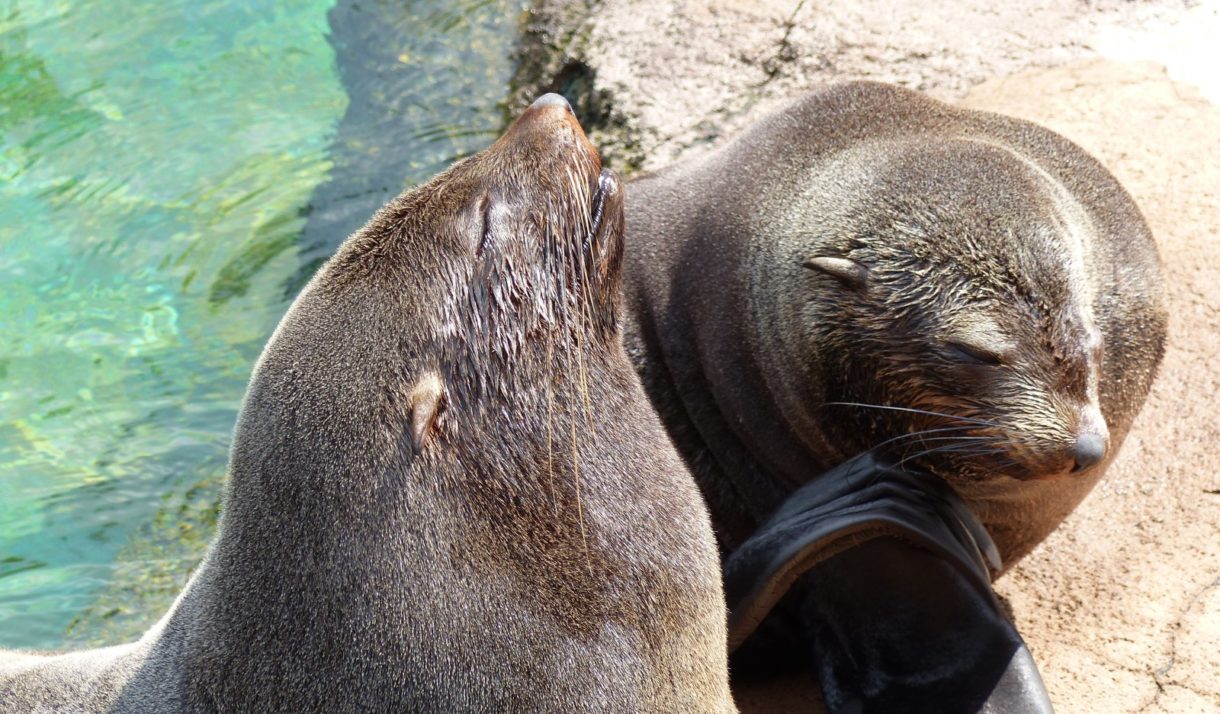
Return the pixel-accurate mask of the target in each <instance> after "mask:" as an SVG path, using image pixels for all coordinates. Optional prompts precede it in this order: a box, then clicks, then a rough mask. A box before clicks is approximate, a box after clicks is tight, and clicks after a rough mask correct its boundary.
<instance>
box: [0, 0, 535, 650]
mask: <svg viewBox="0 0 1220 714" xmlns="http://www.w3.org/2000/svg"><path fill="white" fill-rule="evenodd" d="M522 9H523V8H522V3H521V2H520V0H518V1H516V2H510V1H508V0H465V1H462V2H453V1H452V0H450V1H447V2H446V1H441V0H436V1H430V2H410V1H408V2H403V1H402V0H399V1H398V2H389V1H385V2H379V1H378V0H362V1H360V2H355V1H349V0H338V1H337V2H336V0H304V1H294V2H286V1H285V2H270V1H266V2H257V1H253V0H250V1H246V0H243V1H241V2H237V1H229V2H214V1H201V0H124V1H123V2H97V1H96V0H94V1H93V2H90V1H88V0H57V1H56V0H30V1H15V2H14V1H12V0H0V647H10V648H13V647H20V648H59V647H63V646H64V645H65V643H89V644H97V643H101V642H117V641H121V640H125V639H130V638H132V637H134V636H135V635H137V634H138V633H139V632H140V631H142V630H143V629H144V628H146V627H147V626H148V625H149V624H150V623H151V622H152V621H153V620H155V619H156V618H157V617H159V616H160V614H162V613H163V612H164V610H165V608H166V607H167V606H168V604H169V601H170V600H171V599H172V597H173V595H174V594H176V592H177V590H178V589H179V588H180V587H181V585H182V583H184V582H185V578H186V576H187V574H188V573H189V571H190V569H191V568H192V567H193V566H194V565H195V564H196V563H197V562H198V559H199V558H200V556H201V555H202V553H203V549H204V548H205V547H206V544H207V542H208V540H209V538H210V536H211V534H212V532H213V531H214V528H215V524H216V516H217V512H218V500H219V494H220V488H221V485H222V483H223V479H224V471H225V463H226V460H227V450H228V447H229V443H230V436H231V432H232V428H233V423H234V420H235V418H236V415H237V409H238V406H239V404H240V400H241V397H242V393H243V391H244V388H245V383H246V380H247V379H248V377H249V374H250V370H251V367H252V365H253V363H254V360H255V359H256V358H257V356H258V354H259V352H260V351H261V349H262V345H263V343H264V342H265V341H266V339H267V337H268V336H269V335H270V333H271V330H272V329H273V328H274V327H275V325H276V323H277V321H278V320H279V318H280V316H281V315H282V314H283V312H284V310H285V308H286V307H287V306H288V304H289V303H290V302H291V300H292V297H293V296H294V295H295V292H296V290H297V289H299V287H300V286H301V285H302V284H303V283H304V281H305V280H307V279H308V277H309V275H310V274H312V271H313V270H314V269H315V268H316V266H317V265H318V264H319V263H320V262H321V261H322V260H324V259H325V257H326V256H327V255H329V254H330V253H331V252H333V250H334V248H335V247H336V246H337V245H338V244H339V242H340V241H341V240H342V239H343V238H344V237H345V236H346V235H347V234H348V233H350V232H351V231H352V230H354V229H356V228H358V227H359V226H360V225H361V224H362V223H363V221H364V220H365V219H367V218H368V216H369V215H370V214H371V213H372V211H373V210H374V209H375V208H376V207H377V206H379V205H381V204H382V203H384V202H385V200H386V199H388V198H389V197H390V196H392V195H394V194H396V193H398V192H399V191H401V190H402V189H403V188H404V187H405V186H409V185H411V184H413V183H416V182H419V181H421V180H424V179H426V178H427V177H429V176H431V175H432V174H433V173H435V172H436V171H438V170H440V169H441V168H443V167H444V166H446V165H448V164H449V163H451V162H452V161H453V160H454V159H455V158H457V157H460V156H462V155H464V154H467V153H470V152H472V151H476V150H478V149H480V148H482V147H483V146H485V145H487V144H488V143H490V141H491V140H492V139H493V138H494V137H495V136H496V134H498V133H499V131H500V129H501V128H502V127H503V124H504V110H503V106H502V103H503V101H504V100H505V98H506V97H507V95H508V85H509V81H510V77H511V75H512V71H513V66H512V60H511V57H512V51H513V49H514V46H515V43H516V41H517V38H518V35H519V25H520V18H521V12H522Z"/></svg>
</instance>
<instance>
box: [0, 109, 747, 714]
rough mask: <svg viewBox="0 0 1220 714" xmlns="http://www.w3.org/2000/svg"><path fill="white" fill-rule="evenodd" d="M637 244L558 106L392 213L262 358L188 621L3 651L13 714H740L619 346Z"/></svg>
mask: <svg viewBox="0 0 1220 714" xmlns="http://www.w3.org/2000/svg"><path fill="white" fill-rule="evenodd" d="M622 225H623V224H622V192H621V189H620V186H619V183H618V181H617V179H616V178H615V177H614V176H613V175H612V174H611V173H609V172H608V171H603V170H602V169H601V160H600V157H599V155H598V153H597V151H596V150H595V149H594V148H593V146H592V145H591V144H590V143H589V142H588V139H587V138H586V137H585V135H584V133H583V132H582V131H581V129H580V126H579V124H578V123H577V122H576V120H575V118H574V117H573V115H572V113H571V110H570V108H569V107H568V105H567V103H566V102H565V101H564V100H563V99H562V98H559V97H556V96H554V95H547V96H544V97H542V98H541V99H539V100H538V101H536V102H535V103H534V104H533V105H532V106H531V107H530V108H529V109H527V110H526V111H525V113H524V114H523V115H522V116H521V117H520V118H519V119H518V120H517V121H516V122H515V123H514V124H513V125H512V126H511V127H510V128H509V129H508V130H507V132H506V133H505V134H504V136H503V137H501V138H500V139H499V140H498V141H497V142H496V143H495V144H494V145H492V146H491V148H489V149H487V150H486V151H484V152H482V153H480V154H477V155H475V156H473V157H471V158H469V159H466V160H464V161H462V162H459V163H458V164H456V165H454V166H453V167H452V168H450V169H449V170H447V171H446V172H444V173H442V174H441V175H439V176H438V177H436V178H435V179H433V180H432V181H431V182H429V183H427V184H425V185H423V186H421V187H419V188H417V189H415V190H412V191H409V192H407V193H405V194H403V195H402V196H400V197H399V198H397V199H396V200H394V201H392V202H391V203H390V204H389V205H387V206H386V207H385V208H383V209H382V210H381V211H379V212H378V213H377V214H376V215H375V216H374V217H373V218H372V220H371V221H370V222H369V223H368V224H367V225H366V226H365V227H364V228H363V229H362V230H360V231H359V232H357V233H356V234H355V235H353V236H352V237H351V238H350V239H349V240H348V241H347V242H346V243H345V244H344V245H343V246H342V247H341V248H340V250H339V251H338V253H337V254H336V255H335V256H334V257H333V258H332V259H331V260H330V261H329V262H327V263H326V264H325V266H324V267H323V268H322V269H321V270H320V271H319V273H318V274H317V275H316V276H315V277H314V279H313V280H312V281H311V282H310V283H309V285H308V286H307V287H306V288H305V290H304V291H303V292H302V294H301V295H300V297H298V298H297V300H296V302H295V303H294V304H293V306H292V308H291V309H290V310H289V311H288V314H287V315H286V316H285V317H284V319H283V321H282V322H281V324H280V326H279V328H278V329H277V330H276V332H275V335H274V336H273V337H272V338H271V340H270V342H269V343H268V345H267V347H266V349H265V350H264V352H263V354H262V357H261V358H260V360H259V363H258V365H257V367H256V369H255V371H254V375H253V377H252V378H251V381H250V386H249V390H248V391H247V394H246V398H245V401H244V403H243V406H242V411H241V415H240V417H239V419H238V423H237V428H236V433H235V437H234V443H233V450H232V457H231V462H230V480H229V482H228V486H227V491H226V494H225V508H224V512H223V518H222V521H221V525H220V530H219V533H218V534H217V536H216V539H215V541H214V542H213V544H212V547H211V549H210V550H209V552H208V555H207V557H206V558H205V560H204V562H203V564H202V565H201V566H200V567H199V569H198V570H197V571H196V573H195V574H194V575H193V577H192V578H191V580H190V582H189V584H188V585H187V587H186V588H185V590H184V591H183V593H182V594H181V595H180V596H179V598H178V599H177V601H176V602H175V603H174V605H173V607H172V609H171V610H170V612H169V613H168V614H167V615H166V616H165V617H164V618H163V619H162V620H161V621H160V622H159V623H158V624H157V625H156V626H155V627H154V628H153V629H152V630H151V631H150V632H149V633H147V635H146V636H145V637H144V638H143V639H141V640H140V641H138V642H136V643H133V644H131V645H125V646H120V647H113V648H108V649H103V650H94V651H89V652H80V653H70V654H66V655H58V656H46V657H37V656H31V655H24V654H19V653H8V654H6V655H5V658H4V659H0V709H3V710H4V711H29V710H42V711H45V710H51V711H61V710H71V711H90V712H93V711H107V712H112V711H123V712H126V711H157V712H164V711H292V712H305V711H434V712H459V711H489V712H490V711H553V712H572V711H590V712H592V711H596V712H604V711H621V712H640V711H705V712H713V711H714V712H725V711H732V710H733V703H732V700H731V698H730V695H729V691H728V673H727V666H726V656H727V655H726V651H725V622H724V618H725V614H724V604H723V594H722V591H721V589H720V578H719V575H720V569H719V562H718V559H717V555H716V546H715V541H714V538H713V535H712V531H711V527H710V523H709V521H708V517H707V514H706V511H705V509H704V506H703V504H702V501H701V500H700V498H699V493H698V490H697V489H696V487H695V484H694V482H693V481H692V479H691V478H690V475H689V473H688V472H687V471H686V470H685V469H684V467H683V465H682V462H681V459H680V457H679V456H678V455H677V454H676V452H675V451H674V450H673V447H672V445H671V444H670V442H669V440H668V438H667V436H666V435H665V432H664V431H663V429H662V427H661V425H660V423H659V421H658V419H657V418H656V416H655V414H654V412H653V411H652V410H651V407H650V406H649V404H648V401H647V397H646V396H645V395H644V393H643V391H642V389H641V387H640V385H639V382H638V378H637V376H636V374H635V372H634V371H633V369H632V366H631V364H630V362H629V361H628V360H627V358H626V355H625V354H624V352H623V349H622V344H621V340H620V337H619V333H618V323H619V310H620V305H619V282H620V265H621V258H622Z"/></svg>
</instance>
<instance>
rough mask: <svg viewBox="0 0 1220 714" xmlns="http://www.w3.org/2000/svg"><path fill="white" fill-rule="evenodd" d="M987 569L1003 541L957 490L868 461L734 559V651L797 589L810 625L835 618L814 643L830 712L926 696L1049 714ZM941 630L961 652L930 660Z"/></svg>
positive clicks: (810, 487)
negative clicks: (995, 539)
mask: <svg viewBox="0 0 1220 714" xmlns="http://www.w3.org/2000/svg"><path fill="white" fill-rule="evenodd" d="M832 559H833V560H832ZM827 561H831V562H830V563H828V564H827V566H823V567H820V568H818V570H817V572H816V573H815V572H814V568H815V566H819V565H820V564H823V563H827ZM991 568H994V569H998V568H999V556H998V554H997V553H996V548H995V544H994V543H993V542H992V540H991V537H990V535H988V533H987V531H986V529H985V528H984V527H983V526H982V524H981V523H979V522H978V519H977V518H976V517H975V516H974V514H973V513H972V512H971V511H970V510H969V509H968V508H967V507H966V505H965V504H964V503H963V502H962V501H961V499H960V498H959V497H958V496H957V495H956V493H955V492H954V491H953V490H952V489H951V488H949V487H948V485H946V484H945V483H944V482H943V481H941V480H940V479H938V478H936V477H934V476H932V475H931V474H927V473H924V472H922V471H918V470H914V469H894V468H891V467H889V466H888V465H887V464H885V463H883V462H880V461H878V460H877V459H876V458H874V456H873V455H871V454H864V455H861V456H858V457H856V458H854V459H851V460H849V461H847V462H845V463H844V464H842V465H840V466H839V467H838V468H835V469H833V470H831V471H829V472H827V473H826V474H823V475H821V476H819V477H818V478H816V479H814V480H813V481H811V482H810V483H809V484H806V485H805V486H804V487H802V488H801V489H799V490H797V491H796V492H794V493H793V494H792V496H790V497H789V498H788V500H787V501H785V502H784V503H783V505H781V507H780V508H779V509H777V510H776V512H775V515H774V516H773V517H772V518H771V520H769V521H768V522H767V523H766V524H764V525H763V526H762V527H761V528H759V529H758V530H757V531H756V532H755V533H754V535H752V536H751V537H750V538H749V539H747V540H746V541H745V542H744V543H743V544H742V545H741V546H740V547H739V548H738V549H737V550H735V551H734V552H733V553H732V554H731V555H730V556H729V557H728V559H726V561H725V566H724V574H725V595H726V599H727V602H728V605H729V609H730V615H729V648H730V651H732V650H734V649H736V648H737V647H738V646H739V645H741V644H742V643H743V642H745V640H746V639H747V638H748V637H749V636H750V635H751V634H752V633H753V632H754V631H755V629H756V628H757V627H758V626H759V625H760V624H761V623H762V621H763V620H764V619H765V618H766V617H767V615H768V614H769V613H770V612H771V610H772V609H773V608H774V607H775V606H776V604H778V602H779V601H780V600H781V599H782V598H783V597H784V596H785V595H787V594H788V593H789V591H790V590H794V589H799V590H801V591H802V595H801V596H800V597H801V601H800V602H799V603H798V604H797V605H796V606H797V608H798V610H800V611H801V612H802V613H803V614H802V615H801V617H814V618H817V617H819V616H821V615H822V614H823V613H825V612H827V611H829V612H833V618H832V619H833V621H834V622H835V627H834V628H830V630H834V631H835V633H831V632H829V631H827V632H823V633H821V634H819V635H818V640H819V642H818V645H817V651H818V653H819V657H820V659H821V660H822V661H821V662H819V667H820V668H821V670H822V672H821V679H822V685H823V690H824V692H825V694H826V696H827V704H828V706H829V707H830V709H831V711H852V710H853V709H852V706H854V705H857V704H858V705H863V704H864V702H865V701H867V703H868V704H869V705H870V706H872V705H874V704H877V703H878V702H881V703H885V702H891V703H897V702H908V703H910V702H918V701H924V699H925V697H926V698H927V701H928V702H929V706H934V707H941V706H943V707H945V708H944V709H938V711H997V712H999V711H1004V712H1008V711H1014V712H1015V711H1019V712H1049V711H1051V709H1050V704H1049V698H1048V697H1047V695H1046V690H1045V687H1044V686H1043V684H1042V680H1041V676H1040V675H1039V674H1038V670H1037V668H1036V666H1034V663H1033V659H1032V657H1030V655H1029V651H1028V649H1027V648H1026V646H1025V643H1024V642H1023V641H1022V639H1021V636H1020V634H1019V633H1017V631H1016V629H1015V628H1014V627H1013V626H1012V624H1011V623H1010V622H1008V620H1007V619H1006V618H1005V617H1004V615H1003V614H1002V612H1001V610H1000V608H999V605H998V602H997V601H996V599H995V595H994V593H993V591H992V589H991ZM823 571H826V572H823ZM946 613H948V614H946ZM945 618H948V619H949V620H951V621H952V626H948V625H946V624H945V621H944V620H945ZM812 629H815V630H816V629H817V628H816V626H813V627H812ZM838 632H846V633H850V636H848V637H847V638H846V640H844V639H841V635H839V634H836V633H838ZM946 632H951V633H952V638H954V639H953V642H952V643H949V644H950V645H952V646H945V647H941V648H939V650H938V651H937V652H936V653H932V652H930V651H928V650H929V649H930V648H931V645H929V646H928V647H925V644H928V643H933V642H935V641H936V638H938V637H942V636H945V633H946ZM895 633H906V635H905V636H900V637H901V639H899V640H896V639H895ZM955 647H956V648H960V651H958V650H955V649H954V648H955ZM940 650H943V651H940ZM933 660H935V662H934V663H933V664H929V662H932V661H933ZM913 673H919V676H912V674H913ZM925 674H926V675H927V676H926V677H925V676H924V675H925ZM864 693H867V694H864ZM861 697H864V699H861ZM929 711H931V709H930V710H929Z"/></svg>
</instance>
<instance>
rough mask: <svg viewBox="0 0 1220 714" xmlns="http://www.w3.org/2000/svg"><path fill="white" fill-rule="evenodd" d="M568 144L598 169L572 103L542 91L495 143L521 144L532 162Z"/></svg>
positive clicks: (598, 157)
mask: <svg viewBox="0 0 1220 714" xmlns="http://www.w3.org/2000/svg"><path fill="white" fill-rule="evenodd" d="M571 145H575V146H576V147H577V148H578V149H579V150H580V151H581V152H582V153H584V154H585V155H586V158H587V159H588V160H589V161H590V162H592V163H593V164H594V165H595V166H596V167H597V168H598V169H600V168H601V154H599V153H598V151H597V148H596V147H595V146H593V144H592V142H590V141H589V137H587V136H585V131H584V129H582V128H581V126H580V120H578V119H577V118H576V114H575V113H574V112H573V111H572V105H571V104H569V103H568V100H566V99H564V98H563V97H562V96H560V95H558V94H544V95H542V96H541V97H538V98H537V99H535V100H534V103H533V104H530V105H529V107H527V108H526V110H525V111H524V112H522V113H521V116H519V117H517V120H516V121H515V122H513V123H512V125H511V126H509V127H508V130H507V131H505V132H504V134H503V136H501V137H500V139H499V140H498V141H497V142H496V146H498V147H500V148H509V147H520V148H521V149H522V150H523V151H525V152H527V153H528V154H530V155H531V158H532V159H534V160H535V161H545V160H546V159H548V158H549V157H550V156H553V155H554V153H555V152H556V150H563V149H564V148H566V147H568V146H571Z"/></svg>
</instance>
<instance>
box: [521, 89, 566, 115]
mask: <svg viewBox="0 0 1220 714" xmlns="http://www.w3.org/2000/svg"><path fill="white" fill-rule="evenodd" d="M554 106H560V107H563V108H564V109H567V110H568V114H573V115H574V114H575V112H573V111H572V105H571V104H570V103H568V100H567V99H566V98H565V97H564V96H563V95H562V94H555V93H554V92H550V93H547V94H544V95H542V96H541V97H538V98H537V99H535V100H534V102H533V104H530V109H541V108H542V107H554Z"/></svg>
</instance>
